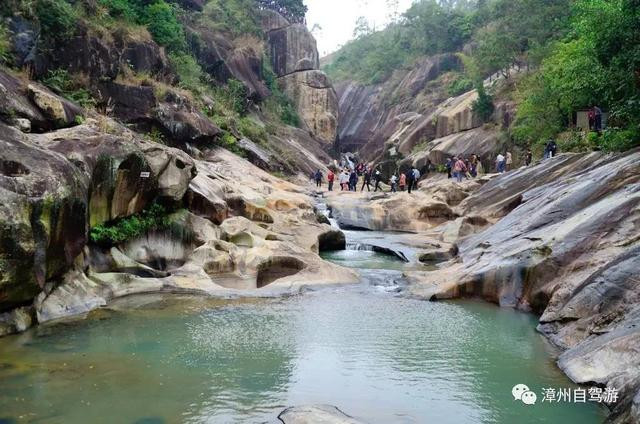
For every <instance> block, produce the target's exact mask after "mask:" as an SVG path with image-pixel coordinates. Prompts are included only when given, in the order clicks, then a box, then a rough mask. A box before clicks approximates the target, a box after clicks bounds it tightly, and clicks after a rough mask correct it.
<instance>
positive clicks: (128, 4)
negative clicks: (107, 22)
mask: <svg viewBox="0 0 640 424" xmlns="http://www.w3.org/2000/svg"><path fill="white" fill-rule="evenodd" d="M100 4H101V5H103V6H105V7H106V8H107V10H108V11H109V15H111V16H112V17H114V18H117V19H125V20H127V21H129V22H136V21H137V20H138V19H139V16H140V8H138V7H136V5H135V4H134V3H132V1H130V0H100Z"/></svg>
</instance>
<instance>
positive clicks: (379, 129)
mask: <svg viewBox="0 0 640 424" xmlns="http://www.w3.org/2000/svg"><path fill="white" fill-rule="evenodd" d="M460 67H461V64H460V62H459V60H458V58H457V57H456V56H455V55H450V54H446V55H439V56H434V57H430V58H425V59H423V60H421V61H419V62H418V63H417V64H416V65H415V66H414V67H412V68H411V69H410V70H401V71H396V72H395V73H394V74H393V75H392V77H390V78H389V80H387V81H386V82H384V83H381V84H376V85H362V84H359V83H356V82H353V81H344V82H340V83H338V84H336V91H337V93H338V99H339V110H340V113H341V115H340V123H339V130H338V139H339V142H338V147H339V149H340V150H341V151H358V152H359V153H361V155H363V156H364V157H366V158H369V159H372V158H374V157H376V156H378V155H380V153H381V150H382V148H383V146H384V144H385V143H386V142H387V141H388V140H389V138H391V136H392V135H393V134H394V133H397V132H398V130H400V128H401V125H402V124H403V123H404V124H407V123H409V122H407V118H408V117H409V116H410V117H411V121H410V122H414V121H415V120H416V119H418V118H422V117H424V118H425V119H426V117H428V116H429V115H430V114H431V112H432V111H433V110H434V109H435V108H436V107H437V105H438V104H440V103H441V102H443V101H445V100H446V99H447V97H448V96H447V94H446V91H445V89H444V87H443V86H442V85H441V84H431V83H432V82H434V81H435V80H437V79H438V78H439V77H441V76H442V75H444V74H445V73H446V72H448V71H451V70H454V69H459V68H460ZM408 113H410V114H411V115H413V116H411V115H409V116H407V115H406V114H408ZM418 138H419V137H418ZM433 138H435V137H433ZM418 141H419V140H418V139H416V140H414V142H415V143H414V144H417V142H418ZM412 147H413V145H412V146H409V147H408V150H409V151H410V150H411V149H412Z"/></svg>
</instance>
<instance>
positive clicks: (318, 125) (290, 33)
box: [262, 11, 338, 149]
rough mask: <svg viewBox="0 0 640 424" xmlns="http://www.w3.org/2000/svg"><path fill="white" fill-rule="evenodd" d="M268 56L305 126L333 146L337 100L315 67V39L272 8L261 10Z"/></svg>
mask: <svg viewBox="0 0 640 424" xmlns="http://www.w3.org/2000/svg"><path fill="white" fill-rule="evenodd" d="M262 25H263V28H264V30H265V31H266V32H267V37H268V42H269V46H270V57H271V62H272V66H273V70H274V72H275V73H276V75H277V76H278V83H279V85H280V87H281V88H282V89H283V91H284V92H285V93H287V95H288V96H289V98H290V99H291V100H292V101H293V103H294V104H295V106H296V108H297V110H298V113H299V114H300V118H301V119H302V121H303V123H304V125H305V127H306V129H307V130H308V131H309V133H310V134H312V135H313V136H314V137H316V138H318V139H319V140H321V141H322V142H323V144H324V146H325V148H326V149H331V148H333V144H334V142H335V140H336V135H337V129H338V101H337V97H336V93H335V90H334V88H333V85H332V84H331V82H330V81H329V78H328V77H327V75H326V74H325V73H324V72H322V71H320V70H318V68H319V66H320V60H319V57H318V49H317V47H316V41H315V39H314V38H313V36H312V35H311V33H310V32H309V31H308V30H307V28H306V27H305V26H304V25H301V24H290V23H289V22H288V21H287V20H286V19H284V18H283V17H282V16H280V15H278V14H277V13H275V12H271V11H263V20H262Z"/></svg>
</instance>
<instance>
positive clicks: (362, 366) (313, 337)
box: [0, 271, 602, 424]
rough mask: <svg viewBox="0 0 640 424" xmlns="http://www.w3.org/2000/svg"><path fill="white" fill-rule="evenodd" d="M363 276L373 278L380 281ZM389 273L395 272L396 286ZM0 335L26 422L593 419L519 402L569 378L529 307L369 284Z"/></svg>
mask: <svg viewBox="0 0 640 424" xmlns="http://www.w3.org/2000/svg"><path fill="white" fill-rule="evenodd" d="M375 273H376V276H374V275H373V274H372V275H369V276H368V277H367V274H366V273H365V277H366V278H368V279H370V280H375V278H376V277H377V278H378V279H379V280H385V279H386V280H388V278H387V277H389V274H386V275H387V277H384V275H385V274H384V273H383V277H380V276H379V275H377V274H378V272H377V271H376V272H375ZM392 284H393V283H392ZM109 315H110V317H109V319H90V320H87V321H84V322H80V323H75V324H72V325H62V326H53V327H46V326H45V327H41V328H39V329H36V330H35V331H30V332H28V333H26V334H23V335H20V336H16V337H9V338H5V339H2V340H0V350H1V351H2V352H3V356H2V362H3V364H4V365H3V366H2V367H0V380H1V381H2V383H3V384H2V387H1V388H0V411H2V414H3V416H7V417H12V418H15V419H19V417H23V418H22V419H25V418H27V419H29V420H32V421H36V420H39V421H36V422H51V423H57V422H64V423H86V422H87V418H88V417H90V421H91V422H98V423H100V422H105V423H106V422H122V423H133V422H136V421H138V420H141V421H139V422H166V423H174V422H188V423H204V422H207V423H228V422H237V423H240V422H242V423H245V422H249V423H254V422H265V421H266V422H273V419H274V417H275V416H276V415H277V413H278V412H279V411H280V410H282V409H283V408H284V407H286V406H289V405H294V404H306V403H329V404H335V405H337V406H339V407H340V408H343V409H344V410H346V411H349V412H350V413H351V414H354V415H356V416H358V417H361V418H364V419H366V420H369V421H370V422H373V423H394V422H398V423H422V422H438V423H478V422H483V423H505V422H518V423H551V422H563V423H578V422H579V423H580V424H586V423H596V422H600V421H601V420H602V415H601V412H600V411H599V410H597V409H596V408H595V407H593V406H590V405H570V404H563V405H559V406H558V405H552V406H550V405H548V404H544V405H542V404H541V405H536V406H534V407H525V406H523V405H522V404H518V403H515V402H514V401H513V399H512V398H511V394H510V392H511V387H512V386H513V385H514V384H516V383H526V384H528V385H529V386H530V387H532V388H535V389H536V390H537V391H540V390H541V389H542V387H567V386H568V385H569V383H568V381H567V379H566V378H565V377H563V376H562V375H561V374H560V372H559V371H558V370H557V369H556V368H555V367H554V366H553V363H552V361H550V360H549V356H548V352H547V351H546V347H545V344H544V341H543V340H542V339H541V338H540V337H539V336H538V335H537V334H535V332H534V330H533V328H534V325H533V324H534V318H533V317H530V316H528V315H525V314H520V313H517V312H514V311H510V310H502V309H499V308H495V307H493V306H491V305H485V304H481V303H475V302H456V303H430V302H423V301H417V300H412V299H406V298H403V297H399V296H396V295H394V294H392V293H388V292H386V291H384V290H376V289H371V288H370V286H369V285H366V284H365V285H361V286H352V287H343V288H331V289H323V290H320V291H317V292H311V293H307V294H305V295H304V296H298V297H294V298H290V299H286V300H261V301H251V302H229V301H227V302H220V301H216V302H212V303H208V302H207V301H202V300H195V299H194V300H192V301H186V300H185V299H181V300H176V301H173V300H171V301H162V302H159V303H156V304H155V306H154V305H148V306H147V307H146V308H145V309H144V310H142V311H141V310H137V311H131V312H111V313H110V314H109Z"/></svg>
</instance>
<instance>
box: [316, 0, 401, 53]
mask: <svg viewBox="0 0 640 424" xmlns="http://www.w3.org/2000/svg"><path fill="white" fill-rule="evenodd" d="M304 3H305V4H306V5H307V7H308V8H309V11H308V12H307V25H308V26H309V29H313V27H314V25H316V24H318V25H320V27H321V28H322V31H317V30H315V31H313V34H314V35H315V37H316V39H317V40H318V51H319V52H320V56H325V55H327V54H329V53H332V52H334V51H336V50H337V49H338V48H339V47H340V46H341V45H343V44H345V43H346V42H347V41H349V40H351V38H353V29H354V27H355V23H356V19H358V17H359V16H364V17H366V18H367V20H368V21H369V24H370V25H371V26H373V25H374V24H375V26H376V29H380V28H382V27H384V26H385V25H386V23H387V22H388V16H389V10H388V9H387V0H304ZM412 3H413V0H398V6H399V7H398V12H399V13H402V12H404V11H405V10H407V9H408V8H409V6H411V4H412Z"/></svg>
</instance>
